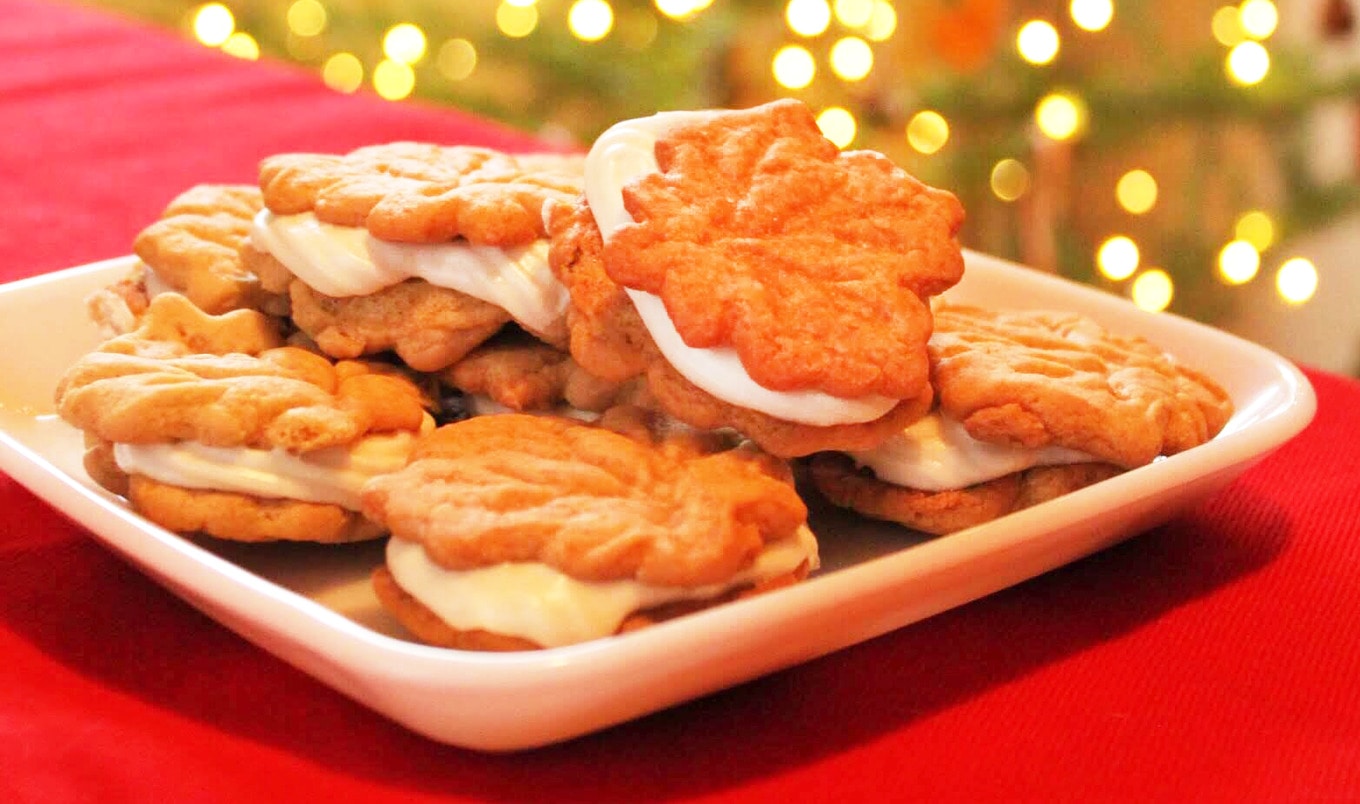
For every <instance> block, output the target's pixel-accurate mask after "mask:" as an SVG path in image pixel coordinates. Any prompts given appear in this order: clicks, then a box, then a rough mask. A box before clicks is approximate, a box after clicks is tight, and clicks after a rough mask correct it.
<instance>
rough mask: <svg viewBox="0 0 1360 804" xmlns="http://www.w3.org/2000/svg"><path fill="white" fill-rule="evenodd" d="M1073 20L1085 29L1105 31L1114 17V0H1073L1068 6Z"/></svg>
mask: <svg viewBox="0 0 1360 804" xmlns="http://www.w3.org/2000/svg"><path fill="white" fill-rule="evenodd" d="M1067 11H1068V13H1070V14H1071V15H1072V21H1073V22H1075V23H1076V24H1077V27H1078V28H1081V29H1082V30H1083V31H1103V30H1105V28H1106V27H1108V26H1109V24H1110V21H1111V20H1113V19H1114V2H1113V0H1072V2H1071V3H1070V4H1069V5H1068V7H1067Z"/></svg>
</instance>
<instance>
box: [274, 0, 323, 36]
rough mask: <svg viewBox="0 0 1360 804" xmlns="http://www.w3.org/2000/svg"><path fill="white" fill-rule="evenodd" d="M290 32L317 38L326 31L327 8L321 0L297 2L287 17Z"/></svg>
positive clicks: (289, 10) (300, 0)
mask: <svg viewBox="0 0 1360 804" xmlns="http://www.w3.org/2000/svg"><path fill="white" fill-rule="evenodd" d="M285 19H286V20H287V22H288V30H290V31H292V32H293V33H295V34H297V35H298V36H316V35H317V34H320V33H321V32H322V31H324V30H326V23H327V21H328V20H327V17H326V7H325V6H323V5H321V3H320V2H319V0H296V2H294V3H293V4H292V5H290V6H289V7H288V13H287V15H286V17H285Z"/></svg>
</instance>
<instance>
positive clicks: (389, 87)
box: [373, 59, 416, 101]
mask: <svg viewBox="0 0 1360 804" xmlns="http://www.w3.org/2000/svg"><path fill="white" fill-rule="evenodd" d="M415 88H416V74H415V71H414V70H412V69H411V65H409V64H406V63H404V62H400V61H394V60H392V59H383V60H382V61H380V62H378V66H377V67H374V68H373V89H374V91H376V92H377V93H378V95H379V96H380V97H382V98H385V99H387V100H391V101H395V100H401V99H402V98H406V97H409V96H410V94H411V93H412V92H413V91H415Z"/></svg>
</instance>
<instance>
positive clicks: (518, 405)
mask: <svg viewBox="0 0 1360 804" xmlns="http://www.w3.org/2000/svg"><path fill="white" fill-rule="evenodd" d="M438 379H439V381H440V382H441V383H442V384H443V385H445V386H446V387H447V388H450V389H453V390H454V391H456V392H458V393H461V394H463V395H464V397H465V404H466V406H467V408H468V413H469V414H471V415H477V414H483V413H488V412H507V411H513V412H517V413H526V412H540V413H542V412H558V413H562V414H563V415H571V416H577V417H581V418H593V417H594V416H596V415H598V414H600V413H602V412H604V411H605V410H607V409H609V408H612V407H615V406H617V405H623V404H628V405H643V404H645V399H644V397H645V392H644V389H643V388H642V387H641V383H640V382H639V381H636V380H633V381H626V382H609V381H607V380H604V379H601V378H600V377H597V376H595V375H594V374H591V373H590V372H587V371H585V370H584V369H582V368H581V366H580V364H578V363H577V362H576V361H575V360H574V359H573V358H572V356H571V354H570V353H568V352H565V351H563V350H561V349H558V348H557V347H555V346H552V345H550V344H546V343H543V342H542V341H540V340H538V339H536V338H534V337H532V336H531V335H529V334H528V333H525V332H524V331H523V330H520V329H519V328H518V327H506V328H505V329H503V330H502V331H501V332H499V333H497V334H496V336H495V337H493V338H492V339H491V340H489V341H487V342H486V343H484V344H482V345H480V346H478V347H477V348H476V349H474V350H473V351H472V352H471V353H470V354H469V355H467V356H466V357H464V358H463V359H462V360H459V361H458V362H457V363H454V364H453V365H452V366H450V367H449V368H447V369H445V370H444V371H442V372H440V373H439V374H438Z"/></svg>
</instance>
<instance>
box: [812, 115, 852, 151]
mask: <svg viewBox="0 0 1360 804" xmlns="http://www.w3.org/2000/svg"><path fill="white" fill-rule="evenodd" d="M817 127H818V128H820V129H821V130H822V135H823V136H824V137H826V138H827V139H828V140H831V141H832V142H834V143H836V147H838V148H844V147H846V146H847V145H849V144H850V143H852V142H854V141H855V134H856V133H858V131H859V124H858V123H856V122H855V116H854V115H853V114H851V113H850V112H849V110H847V109H844V108H842V107H840V106H831V107H828V108H826V109H824V110H822V113H821V114H819V115H817Z"/></svg>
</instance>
